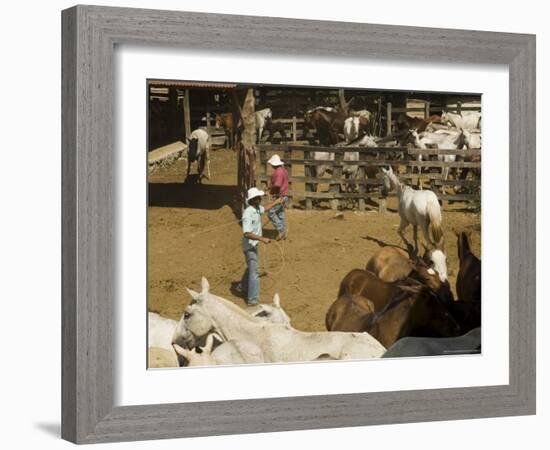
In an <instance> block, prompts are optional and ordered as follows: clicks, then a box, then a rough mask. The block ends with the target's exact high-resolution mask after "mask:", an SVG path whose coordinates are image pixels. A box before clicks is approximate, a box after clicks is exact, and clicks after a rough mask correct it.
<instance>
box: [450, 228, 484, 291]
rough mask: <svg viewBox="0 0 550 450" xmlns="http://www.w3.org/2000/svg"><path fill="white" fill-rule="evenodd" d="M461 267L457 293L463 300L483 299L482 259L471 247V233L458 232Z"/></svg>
mask: <svg viewBox="0 0 550 450" xmlns="http://www.w3.org/2000/svg"><path fill="white" fill-rule="evenodd" d="M456 236H457V247H458V259H459V261H460V269H459V270H458V276H457V277H456V293H457V295H458V299H459V300H462V301H463V302H480V301H481V260H480V259H479V258H478V257H477V256H475V255H474V254H473V253H472V251H471V249H470V239H469V233H466V232H464V231H463V232H461V233H456Z"/></svg>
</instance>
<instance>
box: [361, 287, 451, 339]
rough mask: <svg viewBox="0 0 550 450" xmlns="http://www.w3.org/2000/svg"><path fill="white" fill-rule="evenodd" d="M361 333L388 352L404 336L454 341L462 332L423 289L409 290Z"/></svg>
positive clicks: (374, 316)
mask: <svg viewBox="0 0 550 450" xmlns="http://www.w3.org/2000/svg"><path fill="white" fill-rule="evenodd" d="M369 322H370V323H369V324H368V325H367V328H366V329H365V330H364V331H367V332H368V333H369V334H370V335H371V336H372V337H374V338H375V339H376V340H377V341H378V342H380V343H381V344H382V345H383V346H384V347H386V348H389V347H390V346H392V345H393V344H394V343H395V342H396V341H398V340H399V339H401V338H403V337H407V336H416V337H454V336H459V335H460V334H461V332H462V330H461V328H460V326H459V324H458V323H457V322H456V320H455V319H454V318H453V317H452V315H451V314H450V313H449V311H448V309H447V307H446V306H445V304H444V303H443V302H442V301H441V300H440V299H439V297H438V296H437V295H436V294H435V293H434V292H433V291H431V290H430V289H428V288H427V287H426V286H418V287H416V288H415V287H408V288H406V290H404V291H403V292H402V293H401V294H400V295H398V296H396V297H395V298H394V299H392V301H391V302H389V303H388V304H387V305H386V307H385V308H384V309H383V310H382V311H380V312H379V313H374V314H372V315H371V316H370V321H369Z"/></svg>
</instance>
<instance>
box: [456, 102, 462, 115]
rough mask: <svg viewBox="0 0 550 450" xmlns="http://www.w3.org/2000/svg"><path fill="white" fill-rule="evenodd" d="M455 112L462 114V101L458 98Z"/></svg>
mask: <svg viewBox="0 0 550 450" xmlns="http://www.w3.org/2000/svg"><path fill="white" fill-rule="evenodd" d="M456 113H457V114H462V102H461V101H460V100H458V101H457V102H456Z"/></svg>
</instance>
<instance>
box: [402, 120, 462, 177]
mask: <svg viewBox="0 0 550 450" xmlns="http://www.w3.org/2000/svg"><path fill="white" fill-rule="evenodd" d="M411 136H412V138H413V140H414V145H416V146H417V147H418V148H422V149H428V147H429V146H435V147H437V149H439V150H460V149H462V148H463V147H464V145H465V142H466V136H465V132H464V131H463V130H456V131H452V132H450V131H436V132H433V133H432V132H424V133H421V134H418V132H417V131H416V130H412V131H411ZM418 156H419V160H420V161H421V160H422V159H421V155H418ZM437 160H438V161H441V162H455V161H456V155H452V154H451V155H437ZM441 174H442V175H443V179H444V180H446V179H447V178H449V167H443V168H442V169H441Z"/></svg>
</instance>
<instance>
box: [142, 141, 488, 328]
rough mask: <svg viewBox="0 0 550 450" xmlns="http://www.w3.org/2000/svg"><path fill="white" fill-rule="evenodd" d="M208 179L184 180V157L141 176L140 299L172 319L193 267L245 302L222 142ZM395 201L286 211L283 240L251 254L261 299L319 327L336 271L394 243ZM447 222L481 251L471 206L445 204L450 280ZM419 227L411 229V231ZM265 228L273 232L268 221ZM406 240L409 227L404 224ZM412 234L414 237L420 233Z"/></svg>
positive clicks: (452, 249) (232, 167)
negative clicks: (384, 206) (384, 205)
mask: <svg viewBox="0 0 550 450" xmlns="http://www.w3.org/2000/svg"><path fill="white" fill-rule="evenodd" d="M211 158H212V162H211V171H212V180H204V182H203V184H202V185H184V184H183V180H184V178H185V171H186V162H185V161H183V160H179V161H178V162H176V163H175V164H173V165H172V166H170V167H167V168H162V169H159V170H158V171H156V172H155V173H153V174H151V175H149V208H148V302H149V305H148V307H149V310H150V311H154V312H158V313H159V314H161V315H162V316H165V317H169V318H173V319H179V318H180V316H181V314H182V312H183V311H184V309H185V307H186V306H187V305H188V303H189V301H190V297H189V295H188V293H187V292H186V290H185V287H186V286H187V287H192V288H195V289H198V288H199V285H200V278H201V276H203V275H204V276H206V277H207V278H208V280H209V282H210V286H211V291H212V292H214V293H215V294H217V295H220V296H222V297H225V298H227V299H230V300H232V301H234V302H235V303H237V304H238V305H240V306H243V307H244V305H245V304H244V301H243V300H242V299H239V298H237V297H235V296H233V295H232V294H231V292H230V287H231V283H232V282H234V281H238V280H239V279H240V277H241V275H242V273H243V271H244V268H245V263H244V257H243V253H242V250H241V228H240V225H239V223H238V220H237V217H236V215H235V210H236V209H238V200H237V194H238V191H237V187H236V186H235V184H236V179H237V176H236V172H237V170H236V165H237V157H236V154H235V153H233V152H232V151H231V150H227V149H223V150H218V151H216V152H212V154H211ZM395 208H396V200H395V199H394V198H391V199H389V200H388V213H387V214H380V213H378V211H377V209H376V207H373V208H372V209H371V210H368V211H367V212H364V213H359V212H355V211H352V210H346V211H343V212H340V213H338V214H336V212H335V211H331V210H313V211H305V210H302V209H290V210H287V221H288V228H289V237H288V239H287V240H285V241H282V242H278V243H272V244H269V245H263V244H260V245H262V246H261V248H260V260H261V262H262V271H263V270H265V271H266V272H267V274H266V275H264V276H263V277H262V278H261V296H260V301H261V302H262V303H270V302H271V300H272V297H273V294H274V293H275V292H278V293H279V294H280V296H281V303H282V306H283V308H285V310H286V311H287V313H288V314H289V316H290V318H291V320H292V324H293V326H294V327H296V328H297V329H300V330H304V331H315V330H325V325H324V319H325V313H326V311H327V309H328V308H329V306H330V304H331V303H332V302H333V301H334V300H335V298H336V293H337V291H338V286H339V283H340V280H341V279H342V278H343V277H344V276H345V275H346V273H348V272H349V271H350V270H351V269H354V268H364V267H365V265H366V263H367V261H368V259H369V258H370V256H371V255H372V254H373V253H374V252H375V251H376V250H377V249H378V248H380V245H385V244H392V245H402V244H401V242H400V238H399V236H398V235H397V227H398V224H399V215H398V213H397V212H396V209H395ZM453 228H456V229H459V230H471V231H472V232H473V233H472V241H473V242H472V249H473V251H474V252H475V254H476V255H480V257H481V251H480V250H481V249H480V247H481V243H480V239H481V218H480V214H476V213H472V212H467V211H465V204H462V203H455V204H452V205H447V204H446V205H444V210H443V229H444V232H445V241H446V246H445V250H446V254H447V264H448V268H449V279H450V282H451V285H452V287H453V290H454V289H455V281H456V275H457V273H458V256H457V248H456V238H455V235H454V233H453ZM419 234H420V233H419ZM264 235H266V236H268V237H274V235H275V232H274V230H273V226H272V225H271V224H269V225H267V226H266V227H265V228H264ZM407 236H408V237H409V238H410V240H412V230H411V229H410V228H409V229H408V230H407ZM419 239H420V240H421V236H419Z"/></svg>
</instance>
